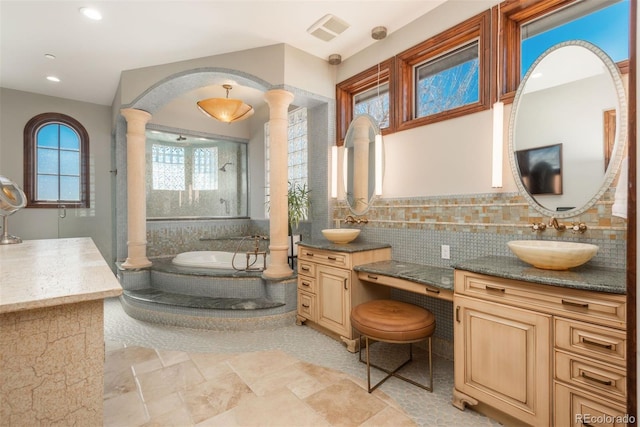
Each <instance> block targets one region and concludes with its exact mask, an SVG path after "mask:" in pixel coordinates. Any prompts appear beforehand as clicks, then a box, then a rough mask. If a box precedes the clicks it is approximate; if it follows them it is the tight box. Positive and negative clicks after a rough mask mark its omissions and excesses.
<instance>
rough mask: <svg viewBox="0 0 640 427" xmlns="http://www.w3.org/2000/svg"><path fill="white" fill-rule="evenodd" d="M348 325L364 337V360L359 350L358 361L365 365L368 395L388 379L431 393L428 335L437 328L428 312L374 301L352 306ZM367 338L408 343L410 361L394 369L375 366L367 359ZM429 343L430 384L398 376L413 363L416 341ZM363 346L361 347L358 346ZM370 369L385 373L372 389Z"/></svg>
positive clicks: (430, 377)
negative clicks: (409, 384)
mask: <svg viewBox="0 0 640 427" xmlns="http://www.w3.org/2000/svg"><path fill="white" fill-rule="evenodd" d="M351 326H353V328H354V329H355V330H356V331H357V332H358V333H360V339H359V341H360V342H361V341H362V336H364V338H365V348H366V360H362V348H360V350H359V352H358V358H359V360H360V361H361V362H363V363H366V364H367V388H368V390H369V393H371V392H372V391H373V390H375V389H376V388H378V386H380V385H381V384H382V383H383V382H385V381H386V380H387V379H389V378H390V377H391V376H394V377H396V378H399V379H401V380H403V381H407V382H409V383H411V384H413V385H416V386H418V387H422V388H423V389H425V390H428V391H433V364H432V359H431V336H432V335H433V331H434V330H435V329H436V318H435V316H434V315H433V313H431V312H430V311H429V310H427V309H424V308H422V307H418V306H417V305H413V304H408V303H406V302H401V301H393V300H373V301H368V302H365V303H362V304H359V305H357V306H355V307H354V308H353V309H352V310H351ZM369 339H372V340H374V341H383V342H388V343H395V344H409V359H407V360H406V361H405V362H404V363H402V364H401V365H400V366H398V367H397V368H395V369H393V370H389V369H386V368H383V367H381V366H377V365H374V364H372V363H371V362H370V359H369ZM423 340H428V353H429V385H428V386H427V385H424V384H420V383H418V382H416V381H413V380H411V379H409V378H406V377H403V376H401V375H399V374H398V373H397V371H399V370H400V369H401V368H402V367H404V366H405V365H406V364H407V363H409V362H411V361H412V360H413V346H412V344H413V343H415V342H419V341H423ZM361 347H362V346H361ZM371 366H373V367H374V368H376V369H379V370H381V371H383V372H385V373H386V374H387V376H386V377H384V378H383V379H382V380H381V381H380V382H378V383H377V384H376V385H374V386H373V387H371Z"/></svg>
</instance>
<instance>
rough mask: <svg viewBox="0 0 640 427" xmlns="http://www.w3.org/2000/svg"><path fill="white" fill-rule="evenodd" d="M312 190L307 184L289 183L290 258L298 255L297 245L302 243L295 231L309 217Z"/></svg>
mask: <svg viewBox="0 0 640 427" xmlns="http://www.w3.org/2000/svg"><path fill="white" fill-rule="evenodd" d="M310 192H311V190H309V188H308V187H307V184H302V185H300V184H298V183H291V182H289V189H288V191H287V202H288V215H289V236H291V238H290V247H289V256H290V257H294V256H296V255H297V254H298V250H297V249H298V247H297V245H296V244H295V243H296V242H298V241H300V234H297V235H294V234H293V233H294V230H297V229H298V225H299V224H300V221H304V220H306V219H308V217H309V207H310V205H311V200H310V199H309V193H310Z"/></svg>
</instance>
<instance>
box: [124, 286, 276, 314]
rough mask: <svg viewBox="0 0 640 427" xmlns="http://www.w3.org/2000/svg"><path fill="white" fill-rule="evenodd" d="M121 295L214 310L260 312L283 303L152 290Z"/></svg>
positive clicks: (157, 302) (127, 291)
mask: <svg viewBox="0 0 640 427" xmlns="http://www.w3.org/2000/svg"><path fill="white" fill-rule="evenodd" d="M123 293H124V295H126V296H127V297H129V298H132V299H135V300H139V301H145V302H153V303H156V304H165V305H173V306H178V307H190V308H208V309H215V310H261V309H267V308H275V307H281V306H283V305H284V303H281V302H274V301H271V300H269V299H266V298H216V297H200V296H193V295H183V294H175V293H171V292H165V291H160V290H157V289H153V288H146V289H136V290H125V291H123Z"/></svg>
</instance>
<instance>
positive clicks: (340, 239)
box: [322, 228, 360, 244]
mask: <svg viewBox="0 0 640 427" xmlns="http://www.w3.org/2000/svg"><path fill="white" fill-rule="evenodd" d="M359 234H360V229H359V228H326V229H324V230H322V235H323V236H324V237H325V238H326V239H327V240H329V241H330V242H333V243H339V244H344V243H349V242H351V241H353V240H354V239H355V238H356V237H358V235H359Z"/></svg>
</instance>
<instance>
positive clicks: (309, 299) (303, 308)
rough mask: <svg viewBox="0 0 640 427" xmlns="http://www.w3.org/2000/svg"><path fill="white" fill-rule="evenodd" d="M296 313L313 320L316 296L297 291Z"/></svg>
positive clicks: (314, 319) (314, 318) (314, 317)
mask: <svg viewBox="0 0 640 427" xmlns="http://www.w3.org/2000/svg"><path fill="white" fill-rule="evenodd" d="M298 315H300V316H302V317H304V318H306V319H308V320H311V321H312V322H315V321H316V320H317V318H316V296H315V295H312V294H309V293H307V292H303V291H298Z"/></svg>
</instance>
